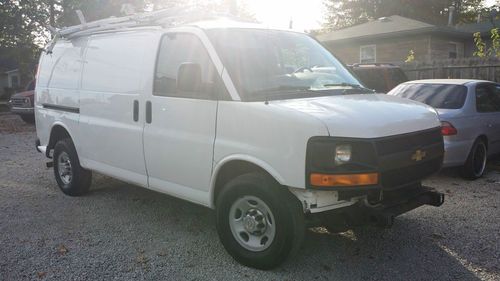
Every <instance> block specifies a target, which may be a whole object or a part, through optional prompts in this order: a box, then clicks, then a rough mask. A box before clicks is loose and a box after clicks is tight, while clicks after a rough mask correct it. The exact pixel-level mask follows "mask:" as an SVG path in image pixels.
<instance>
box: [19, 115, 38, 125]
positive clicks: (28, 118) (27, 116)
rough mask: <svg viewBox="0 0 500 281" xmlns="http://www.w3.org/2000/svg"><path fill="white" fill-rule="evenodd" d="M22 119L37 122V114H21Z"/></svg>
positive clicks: (31, 122) (32, 122)
mask: <svg viewBox="0 0 500 281" xmlns="http://www.w3.org/2000/svg"><path fill="white" fill-rule="evenodd" d="M20 116H21V119H23V121H24V122H26V123H28V124H35V115H20Z"/></svg>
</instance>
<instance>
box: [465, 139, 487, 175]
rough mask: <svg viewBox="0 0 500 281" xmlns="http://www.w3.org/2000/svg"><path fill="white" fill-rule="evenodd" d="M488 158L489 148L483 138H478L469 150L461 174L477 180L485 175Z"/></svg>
mask: <svg viewBox="0 0 500 281" xmlns="http://www.w3.org/2000/svg"><path fill="white" fill-rule="evenodd" d="M487 159H488V148H487V146H486V143H485V141H484V140H482V139H477V140H476V141H475V142H474V144H473V145H472V148H471V150H470V152H469V156H468V157H467V160H466V161H465V164H464V166H462V169H461V175H462V177H463V178H465V179H468V180H475V179H478V178H480V177H482V176H483V174H484V171H485V169H486V161H487Z"/></svg>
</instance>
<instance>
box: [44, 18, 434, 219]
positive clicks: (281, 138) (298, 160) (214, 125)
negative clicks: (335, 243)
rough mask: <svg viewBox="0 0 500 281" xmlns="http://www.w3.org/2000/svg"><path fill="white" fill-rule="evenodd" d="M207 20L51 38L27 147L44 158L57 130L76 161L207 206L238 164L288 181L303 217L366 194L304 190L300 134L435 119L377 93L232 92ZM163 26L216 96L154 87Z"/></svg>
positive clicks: (385, 131) (395, 129)
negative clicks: (201, 61) (215, 82)
mask: <svg viewBox="0 0 500 281" xmlns="http://www.w3.org/2000/svg"><path fill="white" fill-rule="evenodd" d="M217 28H228V27H227V22H226V23H224V26H223V27H222V26H219V25H218V24H217V23H213V22H212V23H200V24H191V25H187V26H182V27H174V28H168V29H164V28H161V27H138V28H130V29H123V30H120V31H113V32H102V33H96V34H91V35H89V36H82V37H77V38H74V39H72V40H64V39H60V40H59V41H58V42H57V43H56V45H55V47H54V48H53V50H52V52H51V53H49V54H48V53H44V54H43V55H42V57H41V59H40V64H39V71H38V79H37V85H36V94H35V96H36V101H35V115H36V128H37V136H38V139H39V143H38V146H37V148H38V149H39V151H41V152H43V153H45V154H46V155H47V156H48V157H51V155H52V154H51V151H52V149H53V148H54V144H55V142H56V140H54V139H51V138H55V136H56V135H57V132H59V133H60V132H62V131H65V134H67V136H69V138H70V139H71V140H72V142H73V143H74V147H75V149H76V152H77V155H78V158H79V161H80V165H81V167H82V168H84V169H87V170H92V171H96V172H99V173H102V174H105V175H108V176H111V177H115V178H118V179H120V180H123V181H126V182H130V183H133V184H135V185H139V186H142V187H145V188H149V189H152V190H155V191H158V192H161V193H166V194H169V195H172V196H175V197H179V198H182V199H185V200H188V201H191V202H194V203H197V204H200V205H203V206H207V207H210V208H215V207H216V202H215V200H216V196H217V194H216V193H217V192H218V190H219V189H218V188H220V187H218V184H220V182H219V183H218V180H219V177H220V175H221V173H223V172H222V171H223V170H225V169H226V175H227V171H229V170H228V169H230V168H229V167H231V165H235V163H237V164H238V165H240V166H241V165H242V163H245V164H244V165H243V166H244V167H249V166H251V167H254V168H256V167H258V169H259V170H261V171H265V173H267V174H268V175H269V176H270V177H272V179H274V180H275V181H276V182H277V183H278V184H279V185H280V186H282V187H284V188H286V189H288V190H290V191H291V193H293V195H295V197H297V199H298V200H299V201H300V202H301V204H302V207H303V212H304V213H305V214H306V213H319V212H324V211H327V210H333V209H337V208H341V207H346V206H351V205H354V204H356V203H359V202H362V201H363V200H366V194H361V195H359V196H352V197H350V198H344V199H340V198H339V191H338V190H336V189H332V190H328V189H317V190H315V189H311V188H308V181H309V179H308V175H307V173H306V162H307V161H306V160H307V159H306V158H307V155H306V154H307V147H308V142H309V141H310V139H311V138H312V137H337V138H353V139H380V138H384V137H390V136H397V135H405V134H411V133H415V132H420V131H427V130H432V129H436V128H439V126H440V122H439V119H438V118H437V115H436V112H435V110H434V109H432V108H431V107H428V106H426V105H423V104H420V103H417V102H413V101H411V100H406V99H400V98H397V97H392V96H386V95H379V94H355V95H326V96H319V97H310V98H307V97H306V98H296V99H269V100H265V101H244V100H243V98H242V96H241V94H240V92H239V91H238V90H237V86H236V85H235V83H234V81H233V79H232V76H231V75H230V74H229V73H228V69H227V68H226V67H225V65H224V64H223V62H222V59H221V57H220V56H219V55H220V54H219V53H218V52H217V51H216V48H215V47H214V45H213V44H212V42H211V40H210V39H209V38H208V36H207V34H206V31H207V30H214V29H217ZM235 28H237V29H254V28H256V27H255V26H253V25H248V26H247V25H242V24H238V25H237V26H236V27H235ZM259 28H260V27H259ZM283 32H285V31H283ZM286 32H289V31H286ZM171 34H189V35H190V36H194V37H195V38H197V39H199V41H200V42H201V43H202V45H203V47H204V48H205V50H206V52H207V53H208V55H209V58H210V60H211V62H212V63H213V65H214V67H215V69H214V70H213V71H215V72H216V73H215V74H216V76H217V77H218V79H220V81H222V83H223V86H224V88H225V91H226V92H227V96H226V97H225V98H212V99H210V98H200V99H196V98H183V97H171V96H158V95H155V94H154V83H155V82H154V79H155V71H156V70H155V69H156V67H157V59H158V57H159V55H158V52H159V48H160V44H161V42H162V38H164V37H165V36H170V35H171ZM172 36H177V35H172ZM160 67H161V66H160ZM306 72H307V71H306ZM202 75H204V74H202ZM148 103H149V104H150V106H151V120H149V122H148V120H147V116H146V114H145V111H146V107H147V106H148V105H147V104H148ZM136 111H137V112H136ZM134 119H135V120H134ZM55 132H56V133H55Z"/></svg>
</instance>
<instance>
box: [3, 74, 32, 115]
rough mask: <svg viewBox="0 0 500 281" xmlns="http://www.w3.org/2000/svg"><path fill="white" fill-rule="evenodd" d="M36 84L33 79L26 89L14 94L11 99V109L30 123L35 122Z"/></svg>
mask: <svg viewBox="0 0 500 281" xmlns="http://www.w3.org/2000/svg"><path fill="white" fill-rule="evenodd" d="M35 85H36V82H35V80H33V81H31V82H30V83H29V84H28V85H27V86H26V88H25V89H24V91H22V92H19V93H16V94H14V95H12V96H11V97H10V100H9V107H10V111H11V112H12V113H14V114H18V115H19V116H20V117H21V118H22V119H23V121H24V122H26V123H30V124H33V123H35V111H34V101H35Z"/></svg>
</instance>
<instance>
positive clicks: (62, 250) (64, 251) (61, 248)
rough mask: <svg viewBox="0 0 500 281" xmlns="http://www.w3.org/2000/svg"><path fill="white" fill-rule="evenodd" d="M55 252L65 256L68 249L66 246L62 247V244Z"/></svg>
mask: <svg viewBox="0 0 500 281" xmlns="http://www.w3.org/2000/svg"><path fill="white" fill-rule="evenodd" d="M57 252H58V253H59V254H60V255H61V256H62V255H66V254H67V253H68V248H66V246H64V245H63V244H61V245H59V247H58V248H57Z"/></svg>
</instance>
